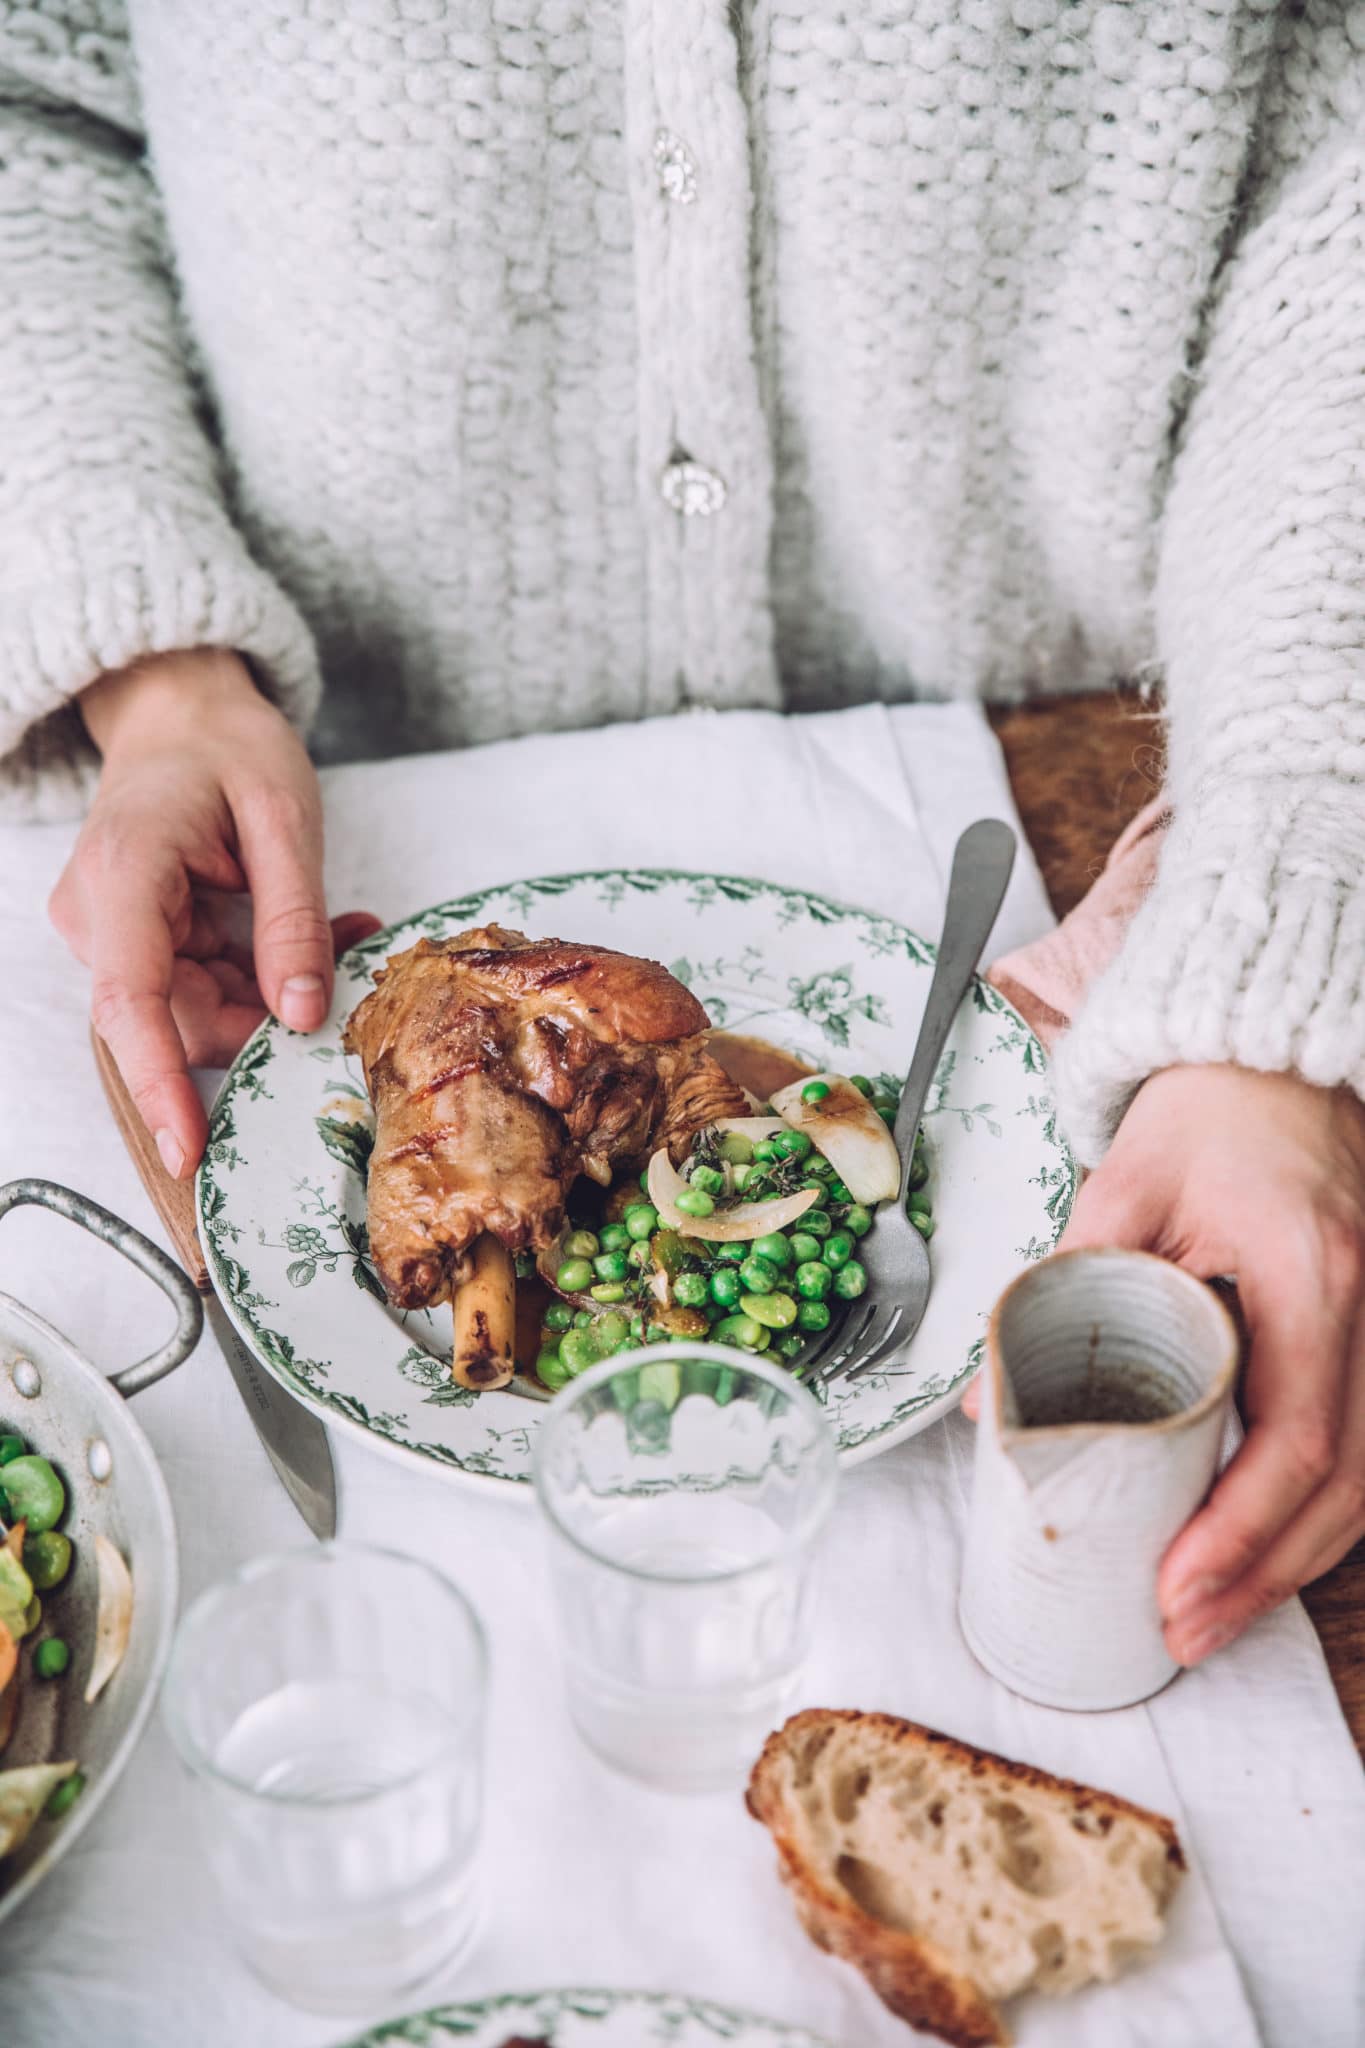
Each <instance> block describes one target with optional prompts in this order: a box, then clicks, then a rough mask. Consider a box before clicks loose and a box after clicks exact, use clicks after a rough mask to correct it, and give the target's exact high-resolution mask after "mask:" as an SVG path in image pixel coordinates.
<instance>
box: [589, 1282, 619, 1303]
mask: <svg viewBox="0 0 1365 2048" xmlns="http://www.w3.org/2000/svg"><path fill="white" fill-rule="evenodd" d="M588 1292H589V1293H590V1294H591V1296H592V1298H593V1300H594V1301H601V1302H608V1301H624V1300H625V1298H626V1290H625V1287H624V1286H623V1285H622V1283H621V1282H620V1281H619V1280H602V1281H599V1283H598V1285H597V1286H596V1287H590V1288H589V1289H588Z"/></svg>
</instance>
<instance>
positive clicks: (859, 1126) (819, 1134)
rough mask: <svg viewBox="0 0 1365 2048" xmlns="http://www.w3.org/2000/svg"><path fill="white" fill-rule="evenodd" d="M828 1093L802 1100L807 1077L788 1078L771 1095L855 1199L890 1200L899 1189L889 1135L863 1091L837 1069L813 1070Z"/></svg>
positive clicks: (775, 1105) (776, 1106)
mask: <svg viewBox="0 0 1365 2048" xmlns="http://www.w3.org/2000/svg"><path fill="white" fill-rule="evenodd" d="M811 1079H812V1080H815V1081H820V1082H823V1084H824V1086H825V1087H826V1088H827V1089H828V1090H829V1093H828V1094H827V1095H825V1096H822V1097H821V1099H820V1101H819V1102H805V1101H803V1100H802V1090H803V1089H805V1088H809V1087H810V1085H811V1083H810V1081H793V1082H792V1084H791V1086H790V1088H780V1089H779V1090H778V1092H777V1094H776V1095H774V1097H773V1108H774V1109H778V1110H781V1112H782V1114H783V1116H784V1117H785V1118H786V1120H787V1122H788V1123H789V1124H790V1125H791V1126H792V1129H793V1130H797V1131H804V1132H805V1134H806V1136H807V1137H808V1138H809V1139H810V1141H811V1143H812V1145H814V1146H815V1148H816V1150H817V1151H818V1152H822V1153H823V1154H824V1156H825V1158H826V1159H828V1161H829V1163H830V1165H831V1166H832V1167H833V1168H834V1170H835V1172H836V1173H837V1174H838V1176H839V1178H840V1180H841V1181H842V1182H843V1184H844V1186H845V1187H846V1188H847V1189H848V1191H849V1193H850V1194H851V1195H852V1196H853V1199H854V1200H855V1201H856V1202H866V1203H872V1202H889V1201H890V1200H892V1198H893V1197H894V1196H895V1195H896V1193H897V1192H898V1191H899V1188H900V1184H901V1163H900V1158H899V1155H898V1154H897V1151H896V1147H895V1143H894V1140H893V1139H892V1136H891V1133H890V1131H888V1130H887V1128H886V1125H885V1124H884V1123H883V1122H882V1120H881V1118H880V1117H879V1116H878V1114H877V1112H876V1110H875V1109H874V1108H873V1107H872V1104H871V1103H870V1102H869V1101H868V1099H867V1097H866V1096H865V1095H863V1094H861V1093H860V1092H859V1090H858V1089H856V1088H855V1087H854V1085H853V1083H852V1082H851V1081H846V1080H845V1079H844V1077H843V1075H842V1074H815V1075H812V1077H811Z"/></svg>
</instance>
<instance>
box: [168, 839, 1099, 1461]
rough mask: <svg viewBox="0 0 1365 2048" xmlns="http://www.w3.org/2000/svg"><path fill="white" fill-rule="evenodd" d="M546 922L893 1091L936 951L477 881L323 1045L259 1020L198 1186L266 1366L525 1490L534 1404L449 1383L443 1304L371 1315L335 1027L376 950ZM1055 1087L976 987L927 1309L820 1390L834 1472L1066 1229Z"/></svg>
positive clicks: (951, 1380)
mask: <svg viewBox="0 0 1365 2048" xmlns="http://www.w3.org/2000/svg"><path fill="white" fill-rule="evenodd" d="M552 907H553V908H554V910H555V911H556V912H557V913H558V915H559V916H560V917H562V919H563V926H564V928H565V929H568V930H570V931H571V932H572V934H573V936H574V937H576V938H582V939H585V940H586V939H591V940H593V941H595V942H600V943H603V944H608V945H616V946H618V947H620V948H622V949H623V950H626V951H632V952H641V953H649V954H652V955H654V956H656V957H658V956H665V957H666V956H667V955H668V954H670V953H671V955H672V957H670V958H668V960H667V964H668V965H669V966H670V968H671V969H672V971H673V972H674V973H675V974H676V975H677V976H678V977H679V978H680V979H681V980H683V981H684V982H686V983H687V984H688V985H689V986H690V987H691V988H692V989H693V990H694V991H695V993H696V994H697V995H698V997H699V998H700V1000H701V1001H702V1002H703V1003H704V1004H705V1005H706V1008H707V1010H708V1011H709V1013H710V1015H711V1018H712V1021H713V1023H714V1024H715V1025H717V1026H720V1027H723V1028H726V1029H730V1030H746V1031H758V1032H760V1033H762V1034H764V1035H767V1036H770V1037H772V1038H773V1039H775V1040H776V1041H777V1042H778V1043H781V1044H785V1045H788V1046H790V1047H791V1049H792V1050H793V1051H796V1052H798V1053H803V1054H805V1055H807V1056H808V1057H811V1058H813V1059H814V1060H815V1061H816V1062H817V1063H818V1064H820V1065H827V1066H834V1067H837V1068H842V1069H844V1070H846V1071H862V1072H866V1073H877V1072H881V1071H888V1070H889V1071H891V1072H893V1073H895V1074H896V1075H897V1076H899V1075H900V1074H903V1072H904V1068H905V1065H906V1064H907V1063H908V1059H909V1054H910V1050H911V1046H912V1042H913V1035H914V1030H915V1028H916V1027H917V1024H918V1018H919V1010H920V1008H921V1007H922V1001H923V995H924V993H925V992H926V991H927V988H928V982H929V978H930V976H931V974H932V971H933V965H934V961H935V958H936V948H935V947H934V945H933V944H932V943H931V942H930V941H928V940H927V939H922V938H920V937H918V936H917V934H915V933H914V932H912V931H910V930H909V929H908V928H907V927H906V926H904V925H903V924H901V923H899V922H898V921H897V920H895V919H893V918H889V917H884V916H879V915H877V914H876V913H875V912H872V911H868V910H863V909H859V908H857V907H855V906H851V905H846V904H842V903H837V902H834V901H833V900H831V899H830V898H828V897H824V896H820V895H817V894H814V893H812V892H811V891H808V890H803V889H794V888H789V887H786V886H784V885H782V884H780V883H775V882H768V881H762V880H755V879H751V878H747V877H741V876H733V875H706V874H691V873H686V872H684V871H681V870H677V869H603V870H592V871H587V872H581V873H573V874H563V875H546V876H540V877H536V878H533V879H530V880H524V881H516V882H508V883H502V884H498V885H495V886H493V887H490V888H484V889H478V890H474V891H472V892H470V893H469V894H468V895H464V896H459V897H454V898H451V899H450V900H449V901H447V902H444V903H440V904H436V905H434V906H432V907H431V908H429V909H426V910H422V911H419V912H417V913H416V914H415V915H414V916H412V917H408V918H404V919H402V920H400V921H398V922H396V923H394V924H391V925H389V926H388V927H386V928H385V929H384V930H383V931H381V932H377V933H375V934H374V935H373V936H372V937H370V938H368V939H365V940H363V941H362V942H361V944H360V945H358V946H356V947H354V948H352V950H351V951H350V952H349V953H347V954H346V955H345V956H344V957H343V959H342V960H341V961H339V962H338V965H337V984H336V993H335V996H334V999H333V1004H332V1010H331V1013H330V1015H329V1018H328V1020H327V1022H326V1023H325V1024H324V1025H323V1027H322V1028H321V1030H320V1031H319V1032H317V1033H315V1034H313V1036H312V1037H311V1038H300V1037H298V1036H296V1035H295V1034H294V1033H292V1032H289V1031H287V1030H286V1029H285V1028H284V1027H283V1026H282V1025H280V1024H279V1023H277V1022H276V1021H275V1020H274V1019H273V1018H271V1019H268V1020H267V1021H266V1022H265V1023H264V1024H263V1025H262V1026H261V1028H260V1029H259V1031H257V1032H256V1033H255V1035H254V1036H253V1037H252V1038H251V1039H250V1040H249V1041H248V1043H247V1044H246V1046H245V1047H244V1048H243V1049H242V1052H241V1053H240V1054H239V1055H238V1057H237V1059H236V1060H235V1061H234V1063H233V1065H232V1067H231V1068H230V1069H229V1071H228V1073H227V1075H226V1076H225V1078H224V1081H223V1085H222V1087H221V1089H220V1091H219V1094H218V1097H217V1100H216V1101H215V1103H214V1106H213V1110H212V1113H211V1116H210V1122H209V1138H208V1147H207V1150H206V1153H205V1157H204V1161H203V1164H202V1165H201V1167H200V1170H199V1176H198V1181H197V1203H198V1215H199V1226H200V1236H201V1240H202V1243H203V1245H204V1250H205V1254H206V1257H207V1259H208V1262H209V1266H210V1269H211V1272H212V1275H213V1280H214V1285H215V1287H216V1290H217V1292H218V1294H219V1296H220V1298H221V1299H222V1301H223V1303H224V1305H225V1307H226V1308H227V1310H228V1313H229V1314H230V1315H231V1317H232V1319H233V1321H234V1323H235V1324H236V1326H237V1328H238V1329H239V1331H240V1332H241V1334H242V1336H243V1338H244V1339H245V1341H246V1342H247V1343H248V1344H249V1345H250V1346H251V1348H252V1350H253V1352H254V1353H255V1354H256V1356H257V1357H258V1358H259V1359H260V1360H261V1362H262V1364H263V1365H264V1366H265V1367H266V1368H267V1370H269V1371H270V1372H271V1373H272V1374H273V1375H274V1376H275V1377H276V1378H277V1379H278V1380H280V1381H281V1383H282V1384H283V1385H284V1386H285V1387H287V1388H288V1389H289V1390H290V1392H292V1393H294V1394H296V1395H297V1396H298V1397H299V1398H300V1399H301V1400H303V1401H304V1402H305V1403H307V1404H308V1405H309V1406H311V1407H313V1408H314V1409H316V1410H317V1411H318V1412H319V1413H320V1414H321V1415H322V1417H323V1419H324V1420H325V1421H328V1422H336V1423H338V1424H340V1425H341V1426H342V1427H343V1428H345V1429H347V1430H350V1431H353V1432H356V1433H358V1434H359V1435H362V1436H364V1437H366V1438H367V1439H368V1440H369V1441H370V1443H372V1444H375V1445H377V1446H378V1447H380V1448H382V1449H385V1450H387V1451H390V1452H392V1453H396V1454H398V1455H400V1456H403V1457H405V1458H409V1459H410V1458H413V1457H417V1458H420V1459H421V1460H423V1461H424V1462H426V1463H427V1464H428V1467H429V1468H431V1467H436V1468H439V1469H441V1470H443V1471H445V1472H447V1473H449V1474H451V1475H452V1476H458V1477H459V1478H461V1479H467V1480H470V1481H474V1482H478V1483H487V1482H490V1481H491V1482H494V1483H497V1484H506V1483H507V1482H509V1481H510V1482H512V1483H514V1484H522V1485H525V1484H526V1482H527V1481H528V1480H529V1477H530V1453H531V1438H532V1434H533V1432H534V1430H535V1428H536V1427H537V1425H538V1423H539V1420H540V1417H541V1415H542V1413H543V1410H542V1409H541V1408H539V1407H538V1406H536V1405H535V1404H534V1403H532V1402H530V1401H526V1400H517V1399H515V1398H514V1397H511V1396H494V1395H482V1396H479V1395H475V1394H473V1393H471V1392H470V1391H469V1390H468V1389H466V1388H463V1387H457V1386H454V1385H453V1384H452V1383H451V1381H450V1377H449V1369H448V1366H447V1365H446V1364H445V1363H444V1356H443V1354H447V1353H448V1345H449V1323H448V1311H447V1313H446V1319H445V1321H444V1324H442V1322H441V1320H440V1319H439V1318H438V1317H437V1316H436V1315H435V1314H433V1313H429V1312H425V1311H424V1312H421V1313H419V1314H416V1315H408V1316H399V1315H398V1314H397V1312H395V1311H394V1310H392V1309H390V1308H389V1307H388V1306H387V1304H386V1303H385V1301H384V1296H383V1289H382V1287H381V1285H380V1283H379V1281H378V1278H377V1277H376V1275H375V1273H374V1271H373V1268H372V1267H371V1265H370V1262H369V1257H368V1250H369V1247H368V1237H367V1233H366V1227H365V1200H364V1196H365V1168H366V1162H367V1159H368V1153H369V1147H370V1145H371V1143H372V1135H373V1131H372V1119H371V1116H370V1111H369V1105H368V1103H367V1102H366V1100H365V1090H364V1085H363V1080H362V1078H361V1076H360V1072H359V1067H358V1064H357V1063H356V1062H354V1061H353V1060H350V1059H348V1057H347V1056H346V1055H345V1054H344V1053H343V1051H342V1048H341V1028H342V1025H343V1023H344V1021H345V1018H346V1017H347V1016H348V1015H349V1013H350V1011H351V1010H352V1009H353V1007H354V1005H355V1003H356V1002H357V1001H358V1000H359V997H360V995H361V994H362V993H363V992H364V990H365V989H366V988H367V987H368V986H369V985H370V975H371V971H372V966H373V963H374V961H375V960H376V959H377V958H381V957H383V956H385V955H387V954H388V953H390V952H393V951H395V950H397V949H398V948H399V947H401V946H406V945H412V944H413V943H414V942H415V941H416V940H417V939H419V938H422V937H440V936H442V935H443V934H445V933H448V932H453V931H458V930H460V929H461V928H463V927H465V926H468V925H470V924H474V923H477V922H487V921H489V920H490V918H496V919H497V920H498V921H500V922H503V923H521V924H525V925H528V926H530V927H532V928H534V929H539V930H541V931H544V930H545V929H546V926H545V923H544V913H545V912H546V911H547V910H549V909H551V908H552ZM665 938H666V941H667V943H665ZM1045 1073H1046V1059H1045V1056H1044V1053H1043V1050H1042V1048H1041V1046H1040V1045H1039V1043H1038V1041H1037V1039H1036V1038H1035V1037H1034V1036H1033V1034H1032V1032H1031V1031H1030V1030H1029V1028H1028V1026H1027V1025H1026V1024H1025V1023H1024V1021H1023V1019H1022V1018H1021V1017H1020V1016H1019V1014H1018V1012H1017V1011H1016V1010H1015V1009H1014V1008H1013V1007H1012V1005H1011V1004H1009V1003H1008V1002H1007V1001H1006V999H1005V998H1004V997H1003V996H1002V995H1000V994H999V992H998V991H997V990H996V989H994V988H992V987H991V986H990V985H989V984H988V983H986V982H984V981H981V980H979V979H978V980H977V981H975V982H974V984H973V987H972V991H971V995H970V997H969V999H968V1001H967V1002H966V1003H964V1005H963V1007H962V1011H961V1012H960V1014H959V1018H958V1021H957V1023H956V1024H955V1026H954V1031H953V1036H952V1038H951V1039H950V1042H949V1047H948V1050H947V1052H946V1053H945V1056H944V1059H943V1061H942V1063H941V1064H940V1067H939V1071H938V1074H937V1076H936V1077H935V1082H934V1086H933V1089H932V1090H931V1093H930V1099H929V1102H928V1105H927V1107H926V1112H925V1127H926V1131H927V1133H928V1136H929V1146H930V1156H931V1160H932V1164H933V1183H932V1191H933V1193H934V1197H935V1211H936V1215H937V1219H938V1226H939V1227H938V1231H937V1234H936V1236H935V1238H934V1242H933V1249H932V1258H933V1263H934V1285H933V1290H932V1292H931V1294H930V1299H929V1306H928V1310H927V1311H926V1314H925V1318H924V1321H923V1323H922V1325H921V1327H920V1330H919V1333H918V1334H917V1336H916V1337H915V1339H914V1342H913V1343H912V1345H911V1347H910V1349H909V1351H908V1352H907V1353H905V1354H902V1355H900V1356H899V1357H896V1358H893V1359H891V1360H888V1361H887V1362H886V1364H885V1366H884V1367H882V1368H879V1369H878V1371H877V1372H875V1373H873V1374H870V1375H868V1377H867V1378H866V1379H864V1380H860V1381H859V1382H857V1383H856V1384H855V1385H854V1386H846V1385H836V1387H835V1388H834V1389H832V1390H831V1391H830V1393H829V1395H828V1396H827V1398H826V1405H827V1409H828V1412H829V1415H830V1420H831V1424H832V1426H833V1428H834V1431H835V1436H836V1441H837V1444H838V1448H839V1452H840V1455H841V1458H842V1459H843V1460H844V1461H845V1462H853V1461H856V1460H858V1459H861V1458H864V1457H869V1456H872V1455H874V1454H876V1453H877V1452H879V1451H881V1450H884V1449H887V1448H889V1447H890V1446H891V1445H892V1444H893V1443H898V1442H900V1441H902V1440H903V1439H904V1438H906V1437H908V1436H911V1435H913V1434H915V1433H916V1432H917V1431H918V1430H920V1429H923V1428H926V1427H927V1426H928V1425H929V1424H930V1423H931V1422H933V1421H934V1420H935V1419H936V1418H937V1417H938V1416H940V1415H941V1414H943V1413H945V1412H946V1411H947V1410H948V1409H949V1408H951V1407H952V1406H953V1405H954V1404H955V1403H956V1401H957V1399H958V1397H959V1395H960V1393H961V1390H962V1387H963V1386H964V1384H965V1383H966V1381H967V1380H968V1379H969V1378H970V1377H971V1375H972V1373H973V1372H974V1371H975V1370H976V1367H977V1365H978V1364H979V1362H980V1357H981V1348H982V1343H983V1338H984V1326H985V1316H986V1312H987V1310H988V1309H989V1306H990V1303H991V1302H992V1301H993V1300H994V1298H995V1296H996V1295H997V1294H998V1293H999V1292H1000V1290H1001V1288H1002V1287H1003V1286H1004V1285H1005V1284H1006V1282H1007V1281H1008V1280H1009V1279H1010V1278H1011V1277H1012V1276H1013V1274H1014V1273H1015V1272H1017V1271H1018V1269H1019V1266H1020V1265H1021V1264H1022V1263H1024V1262H1026V1261H1028V1260H1032V1259H1038V1258H1041V1257H1043V1256H1044V1255H1045V1254H1046V1253H1047V1252H1049V1251H1050V1250H1051V1249H1052V1248H1053V1246H1054V1244H1055V1242H1056V1240H1057V1238H1058V1236H1059V1235H1060V1232H1061V1230H1062V1228H1063V1227H1064V1225H1065V1222H1066V1218H1067V1215H1068V1213H1069V1211H1070V1207H1071V1202H1072V1198H1073V1195H1074V1192H1075V1187H1076V1181H1077V1172H1076V1166H1075V1162H1074V1161H1073V1159H1072V1157H1071V1154H1070V1152H1069V1151H1068V1149H1067V1146H1066V1144H1065V1142H1064V1140H1063V1139H1062V1137H1061V1135H1060V1133H1059V1132H1058V1130H1057V1125H1056V1118H1055V1114H1054V1111H1053V1107H1052V1103H1051V1101H1050V1098H1049V1097H1048V1095H1047V1093H1046V1088H1045V1082H1044V1076H1045ZM319 1093H321V1095H322V1096H323V1097H324V1098H325V1099H324V1101H322V1102H321V1103H319V1100H318V1097H319Z"/></svg>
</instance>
